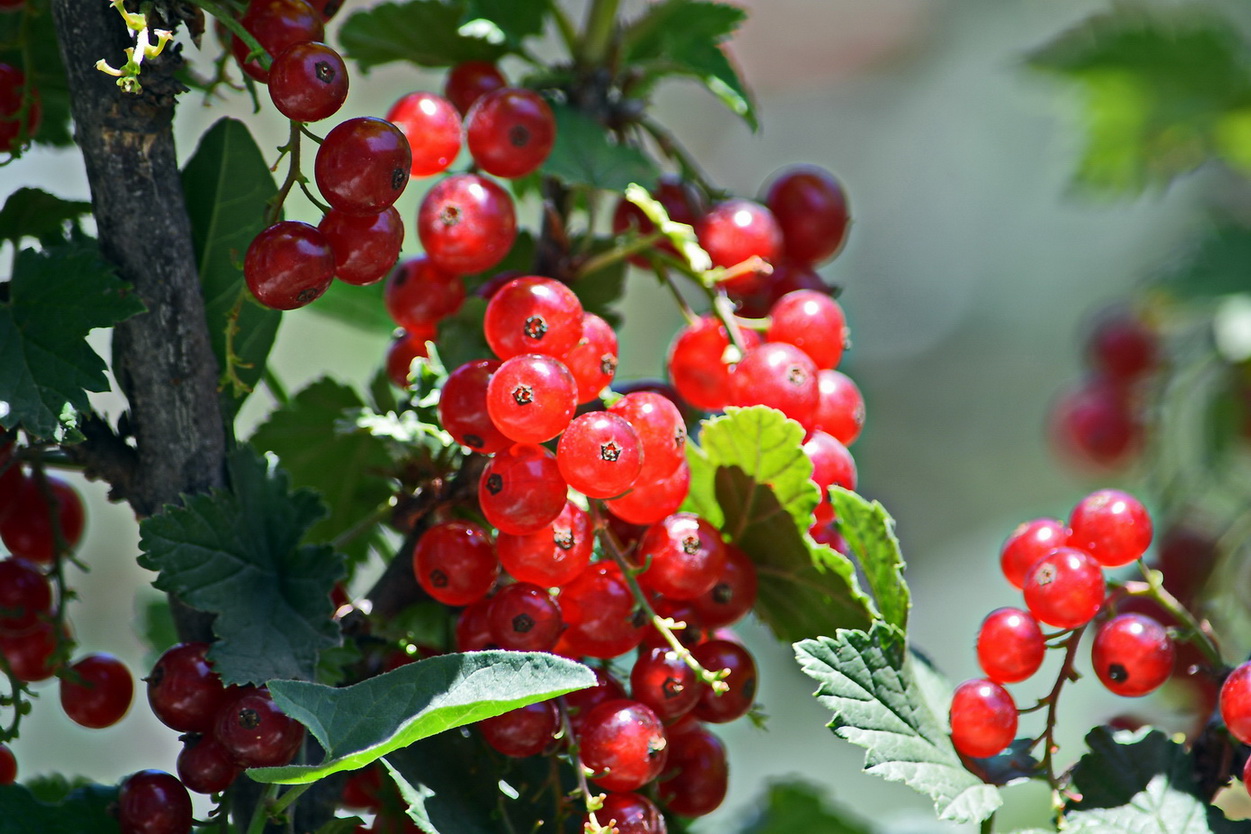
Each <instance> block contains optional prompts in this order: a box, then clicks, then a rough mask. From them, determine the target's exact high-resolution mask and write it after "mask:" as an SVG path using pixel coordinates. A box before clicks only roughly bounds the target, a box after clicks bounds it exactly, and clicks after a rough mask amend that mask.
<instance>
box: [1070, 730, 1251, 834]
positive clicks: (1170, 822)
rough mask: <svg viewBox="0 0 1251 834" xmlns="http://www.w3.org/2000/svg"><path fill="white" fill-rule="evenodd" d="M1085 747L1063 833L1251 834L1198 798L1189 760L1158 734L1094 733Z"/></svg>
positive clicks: (1249, 825) (1249, 827) (1249, 826)
mask: <svg viewBox="0 0 1251 834" xmlns="http://www.w3.org/2000/svg"><path fill="white" fill-rule="evenodd" d="M1086 745H1087V747H1089V748H1090V752H1089V753H1087V754H1086V755H1084V756H1082V758H1081V761H1079V762H1078V763H1077V766H1076V767H1074V768H1073V786H1074V788H1075V789H1076V790H1077V791H1078V792H1079V793H1080V794H1081V796H1082V800H1081V801H1080V802H1076V803H1073V804H1071V805H1069V806H1068V809H1067V812H1066V814H1065V819H1066V820H1067V821H1068V825H1067V826H1066V827H1065V831H1066V832H1068V831H1072V832H1074V834H1138V832H1142V831H1167V832H1168V833H1169V834H1213V833H1214V832H1220V833H1221V834H1224V832H1231V833H1232V832H1246V831H1251V821H1245V820H1244V821H1241V822H1231V821H1229V820H1227V819H1225V815H1224V814H1222V813H1221V812H1220V810H1218V809H1217V808H1214V807H1212V806H1210V805H1207V804H1206V803H1205V802H1204V801H1203V800H1202V799H1201V798H1200V797H1199V795H1198V789H1197V787H1196V785H1197V781H1196V778H1195V768H1194V761H1193V759H1192V758H1191V755H1190V754H1189V753H1188V752H1187V751H1186V748H1185V747H1184V746H1183V745H1181V744H1178V743H1177V742H1175V741H1172V740H1171V739H1170V738H1169V737H1168V736H1167V735H1165V734H1164V733H1162V732H1160V731H1159V730H1154V729H1151V728H1149V727H1144V728H1143V729H1141V730H1138V731H1136V732H1128V731H1124V730H1121V731H1113V730H1111V729H1110V728H1108V727H1095V728H1094V729H1093V730H1091V731H1090V732H1089V733H1088V734H1087V735H1086Z"/></svg>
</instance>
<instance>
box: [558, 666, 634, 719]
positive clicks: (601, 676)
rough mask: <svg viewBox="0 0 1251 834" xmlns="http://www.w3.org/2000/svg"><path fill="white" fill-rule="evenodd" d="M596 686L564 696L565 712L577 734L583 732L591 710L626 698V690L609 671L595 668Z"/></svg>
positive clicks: (593, 670)
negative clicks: (607, 702) (583, 726)
mask: <svg viewBox="0 0 1251 834" xmlns="http://www.w3.org/2000/svg"><path fill="white" fill-rule="evenodd" d="M591 671H592V672H594V673H595V681H596V683H595V686H592V687H589V688H587V689H579V690H578V691H577V692H570V693H567V694H566V695H565V696H564V701H565V712H566V713H567V714H568V715H569V724H570V726H571V727H573V731H574V733H575V734H580V733H581V732H582V725H583V723H584V722H585V721H586V717H587V716H588V715H590V714H591V710H593V709H595V707H597V706H599V705H600V704H602V703H604V702H605V701H615V700H618V699H621V698H624V697H625V696H626V692H625V688H624V687H623V686H622V685H621V684H620V683H618V682H617V679H616V678H614V677H613V676H612V673H610V672H609V671H608V670H607V669H604V668H602V667H595V668H593V669H591Z"/></svg>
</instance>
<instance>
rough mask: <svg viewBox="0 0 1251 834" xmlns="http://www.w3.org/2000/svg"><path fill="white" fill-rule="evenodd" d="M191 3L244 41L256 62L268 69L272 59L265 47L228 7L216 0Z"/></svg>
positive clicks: (197, 0) (193, 0) (201, 0)
mask: <svg viewBox="0 0 1251 834" xmlns="http://www.w3.org/2000/svg"><path fill="white" fill-rule="evenodd" d="M192 3H193V4H194V5H196V6H199V7H200V8H201V9H203V10H204V11H206V12H208V13H209V14H210V15H212V16H213V18H214V19H215V20H216V21H217V22H218V23H220V24H221V25H222V26H225V27H226V28H227V29H229V30H230V32H231V33H232V34H234V35H236V36H237V37H238V38H239V40H241V41H243V42H244V43H246V44H247V45H248V50H249V52H250V53H251V55H253V56H254V57H255V58H256V61H257V63H259V64H260V65H261V66H262V67H263V68H265V69H266V70H268V69H269V67H270V65H271V64H272V63H273V59H272V58H271V57H270V55H269V53H268V52H266V51H265V47H263V46H261V42H260V41H258V40H257V39H256V37H255V36H254V35H253V34H252V33H251V32H249V31H248V30H247V29H245V28H243V24H242V23H240V22H239V20H238V18H237V17H235V15H233V14H231V12H230V9H228V8H227V7H226V6H224V5H223V4H221V3H218V2H217V0H192ZM227 46H229V44H227ZM226 51H227V52H229V51H230V50H229V49H227V50H226Z"/></svg>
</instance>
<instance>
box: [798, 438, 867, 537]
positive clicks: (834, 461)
mask: <svg viewBox="0 0 1251 834" xmlns="http://www.w3.org/2000/svg"><path fill="white" fill-rule="evenodd" d="M803 448H804V454H805V455H807V456H808V458H809V459H810V460H811V461H812V480H813V482H814V483H815V484H816V485H817V487H818V488H819V489H820V490H821V506H823V507H824V508H825V509H826V511H827V512H828V513H829V514H830V518H831V519H832V518H833V512H834V508H833V507H832V506H831V504H830V487H834V486H840V487H842V488H843V489H849V490H851V491H852V492H855V490H856V461H855V459H854V458H852V456H851V452H849V451H847V447H846V446H844V445H843V444H842V443H839V442H838V441H837V440H835V439H834V438H833V437H831V436H830V435H828V434H826V433H825V432H823V431H814V432H812V434H811V435H810V436H809V437H808V439H807V440H806V441H804V447H803Z"/></svg>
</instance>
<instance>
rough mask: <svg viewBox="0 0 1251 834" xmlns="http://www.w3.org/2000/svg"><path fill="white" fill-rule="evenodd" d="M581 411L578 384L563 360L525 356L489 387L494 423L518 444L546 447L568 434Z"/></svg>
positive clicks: (502, 369) (498, 372)
mask: <svg viewBox="0 0 1251 834" xmlns="http://www.w3.org/2000/svg"><path fill="white" fill-rule="evenodd" d="M577 407H578V383H577V382H575V381H574V378H573V374H571V373H569V369H568V368H566V367H565V366H564V364H562V363H561V361H560V360H559V359H553V358H552V357H550V356H543V355H541V354H537V353H534V354H523V355H521V356H514V357H512V358H511V359H508V360H506V361H505V362H504V363H503V364H501V365H500V366H499V367H498V368H496V369H495V373H493V374H491V379H490V381H489V382H488V383H487V413H488V414H490V415H491V422H492V423H494V424H495V427H496V428H498V429H499V430H500V431H501V432H503V433H504V434H505V435H507V436H508V437H510V438H512V439H513V440H515V441H516V442H518V443H543V442H545V441H548V440H551V439H552V438H553V437H555V436H556V435H558V434H560V433H561V432H562V431H564V430H565V427H566V426H568V425H569V420H570V419H571V418H572V417H573V413H574V411H575V410H576V409H577Z"/></svg>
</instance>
